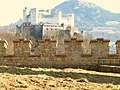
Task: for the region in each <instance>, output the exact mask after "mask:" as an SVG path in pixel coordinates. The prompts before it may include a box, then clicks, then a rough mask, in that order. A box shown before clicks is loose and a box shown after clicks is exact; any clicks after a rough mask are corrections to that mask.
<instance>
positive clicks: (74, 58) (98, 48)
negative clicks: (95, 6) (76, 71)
mask: <svg viewBox="0 0 120 90" xmlns="http://www.w3.org/2000/svg"><path fill="white" fill-rule="evenodd" d="M109 42H110V40H106V39H103V38H97V39H94V40H91V41H90V46H91V52H90V53H83V49H84V48H83V40H78V39H76V38H71V39H68V40H67V39H66V40H63V41H56V40H51V39H45V40H40V41H39V45H38V47H37V48H36V50H35V51H34V52H32V51H31V49H32V42H31V40H24V39H20V40H15V41H13V43H14V54H13V55H8V54H6V50H7V46H8V44H7V42H6V41H5V40H0V57H1V61H2V63H1V64H2V65H18V66H41V67H42V66H43V67H80V66H94V65H98V64H104V63H105V64H108V65H109V64H110V65H112V64H114V65H115V64H117V65H120V40H118V41H116V51H117V53H116V54H109ZM106 59H107V60H106ZM104 60H105V61H104ZM112 60H113V63H112Z"/></svg>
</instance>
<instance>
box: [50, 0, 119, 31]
mask: <svg viewBox="0 0 120 90" xmlns="http://www.w3.org/2000/svg"><path fill="white" fill-rule="evenodd" d="M57 11H62V12H63V15H66V14H68V13H74V14H75V26H77V27H79V29H80V30H92V28H93V27H94V28H96V27H97V28H98V27H99V28H100V29H101V28H104V29H106V28H107V29H108V28H110V29H119V28H120V23H119V22H120V14H116V13H112V12H110V11H107V10H105V9H103V8H101V7H100V6H97V5H95V4H93V3H89V2H87V1H85V0H66V1H65V2H63V3H61V4H60V5H58V6H56V7H54V8H53V9H52V13H53V14H54V13H56V12H57ZM111 22H112V25H111ZM109 23H110V24H109Z"/></svg>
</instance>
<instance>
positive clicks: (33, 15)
mask: <svg viewBox="0 0 120 90" xmlns="http://www.w3.org/2000/svg"><path fill="white" fill-rule="evenodd" d="M63 32H64V33H63ZM61 33H63V34H65V35H64V36H65V37H66V36H68V38H69V37H70V36H73V34H74V33H79V31H78V28H77V27H75V26H74V14H73V13H72V14H68V15H66V16H63V15H62V12H61V11H58V12H56V14H54V15H52V14H51V11H50V10H38V9H37V8H31V9H30V10H29V12H28V10H27V8H26V7H25V9H23V19H22V20H21V21H19V23H18V24H17V30H16V36H19V37H21V38H26V39H47V38H50V39H56V38H57V36H59V35H60V34H61Z"/></svg>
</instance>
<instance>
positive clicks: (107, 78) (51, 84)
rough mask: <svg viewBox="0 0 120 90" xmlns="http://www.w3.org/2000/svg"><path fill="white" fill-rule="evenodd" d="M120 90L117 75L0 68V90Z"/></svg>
mask: <svg viewBox="0 0 120 90" xmlns="http://www.w3.org/2000/svg"><path fill="white" fill-rule="evenodd" d="M16 88H17V89H24V88H26V89H29V90H30V89H33V88H34V89H38V90H51V89H52V90H103V89H104V90H113V89H114V90H120V74H119V73H103V72H96V71H87V70H83V69H72V68H66V69H54V68H26V67H24V68H22V67H7V66H1V67H0V89H16Z"/></svg>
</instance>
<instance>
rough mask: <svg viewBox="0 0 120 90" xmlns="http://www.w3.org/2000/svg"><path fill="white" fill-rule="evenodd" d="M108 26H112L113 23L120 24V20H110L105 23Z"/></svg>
mask: <svg viewBox="0 0 120 90" xmlns="http://www.w3.org/2000/svg"><path fill="white" fill-rule="evenodd" d="M105 24H106V25H107V26H111V25H118V24H120V22H117V21H108V22H106V23H105Z"/></svg>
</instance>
